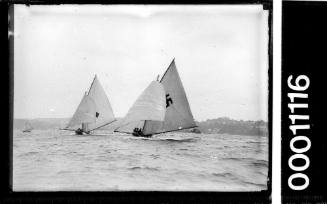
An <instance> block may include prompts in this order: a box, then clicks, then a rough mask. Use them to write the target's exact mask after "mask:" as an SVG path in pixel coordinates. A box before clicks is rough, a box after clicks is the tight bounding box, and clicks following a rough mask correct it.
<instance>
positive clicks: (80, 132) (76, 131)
mask: <svg viewBox="0 0 327 204" xmlns="http://www.w3.org/2000/svg"><path fill="white" fill-rule="evenodd" d="M84 133H85V134H90V132H84V131H83V130H75V134H76V135H83V134H84Z"/></svg>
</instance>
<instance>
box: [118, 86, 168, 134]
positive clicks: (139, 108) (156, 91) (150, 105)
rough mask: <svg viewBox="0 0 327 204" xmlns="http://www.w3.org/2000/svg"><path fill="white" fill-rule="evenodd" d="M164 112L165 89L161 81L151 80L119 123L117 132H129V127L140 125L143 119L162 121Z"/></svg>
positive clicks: (142, 123)
mask: <svg viewBox="0 0 327 204" xmlns="http://www.w3.org/2000/svg"><path fill="white" fill-rule="evenodd" d="M165 112H166V103H165V90H164V87H163V85H162V84H161V83H159V82H158V81H153V82H151V83H150V85H149V86H148V87H147V88H146V89H145V90H144V91H143V92H142V94H141V95H140V96H139V97H138V98H137V100H136V101H135V103H134V104H133V106H132V107H131V108H130V109H129V110H128V113H127V114H126V116H125V117H124V118H123V120H122V121H121V123H120V126H119V128H117V129H116V131H118V132H131V131H132V130H131V129H129V128H128V129H129V130H128V129H127V130H125V129H126V127H125V128H124V126H128V127H130V128H132V129H133V128H135V127H142V126H143V125H144V121H146V120H147V121H148V120H150V121H164V119H165Z"/></svg>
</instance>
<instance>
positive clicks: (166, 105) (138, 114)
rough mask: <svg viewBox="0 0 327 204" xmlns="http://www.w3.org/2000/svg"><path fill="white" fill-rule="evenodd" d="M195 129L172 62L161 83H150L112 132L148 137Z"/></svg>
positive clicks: (184, 94)
mask: <svg viewBox="0 0 327 204" xmlns="http://www.w3.org/2000/svg"><path fill="white" fill-rule="evenodd" d="M194 127H197V126H196V124H195V121H194V118H193V115H192V112H191V109H190V106H189V103H188V100H187V97H186V93H185V91H184V88H183V84H182V81H181V79H180V77H179V74H178V72H177V68H176V65H175V59H173V61H172V62H171V64H170V65H169V67H168V68H167V70H166V72H165V74H164V75H163V77H162V78H161V80H160V82H159V81H153V82H151V84H150V85H149V86H148V87H147V88H146V89H145V90H144V91H143V93H142V94H141V95H140V97H139V98H138V99H137V100H136V102H135V103H134V104H133V106H132V107H131V108H130V110H129V111H128V113H127V115H126V116H125V117H124V118H123V120H122V122H121V124H120V126H119V127H118V128H116V130H115V132H124V133H130V134H132V135H133V136H142V137H151V136H152V135H155V134H160V133H166V132H172V131H178V130H183V129H190V128H194Z"/></svg>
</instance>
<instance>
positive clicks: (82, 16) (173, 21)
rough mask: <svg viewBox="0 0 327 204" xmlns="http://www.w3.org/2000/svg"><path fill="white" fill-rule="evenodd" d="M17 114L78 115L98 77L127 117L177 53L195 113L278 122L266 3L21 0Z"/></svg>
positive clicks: (113, 103) (17, 17)
mask: <svg viewBox="0 0 327 204" xmlns="http://www.w3.org/2000/svg"><path fill="white" fill-rule="evenodd" d="M14 12H15V14H14V118H29V119H32V118H62V117H71V116H72V115H73V113H74V112H75V110H76V108H77V106H78V104H79V102H80V100H81V99H82V96H83V94H84V92H85V91H87V90H88V89H89V87H90V85H91V82H92V80H93V77H94V75H95V74H96V75H97V76H98V79H99V81H100V83H101V84H102V86H103V88H104V90H105V92H106V94H107V96H108V98H109V101H110V103H111V106H112V108H113V111H114V114H115V116H117V117H123V116H124V115H125V114H126V113H127V111H128V109H129V108H130V107H131V106H132V104H133V103H134V101H135V100H136V99H137V97H138V96H139V95H140V94H141V93H142V91H143V90H144V89H145V88H146V87H147V86H148V85H149V84H150V82H151V81H153V80H155V79H156V77H157V75H158V74H160V76H162V75H163V73H164V72H165V70H166V69H167V67H168V66H169V64H170V62H171V61H172V60H173V58H175V63H176V67H177V70H178V72H179V75H180V78H181V80H182V83H183V85H184V89H185V92H186V95H187V98H188V101H189V103H190V107H191V111H192V113H193V116H194V119H195V120H197V121H203V120H207V119H214V118H218V117H230V118H232V119H237V120H265V121H267V118H268V12H267V11H264V10H263V9H262V6H261V5H243V6H236V5H234V6H231V5H230V6H226V5H217V6H215V5H210V6H208V5H201V6H199V5H197V6H192V5H188V6H185V5H165V6H164V5H157V6H155V5H105V6H104V5H51V6H49V5H32V6H29V7H27V6H25V5H15V8H14Z"/></svg>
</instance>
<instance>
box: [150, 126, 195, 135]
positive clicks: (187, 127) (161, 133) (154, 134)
mask: <svg viewBox="0 0 327 204" xmlns="http://www.w3.org/2000/svg"><path fill="white" fill-rule="evenodd" d="M195 127H198V126H197V125H195V126H192V127H186V128H181V129H176V130H168V131H163V132H156V133H153V134H152V135H157V134H162V133H166V132H173V131H178V130H186V129H191V128H195Z"/></svg>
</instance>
